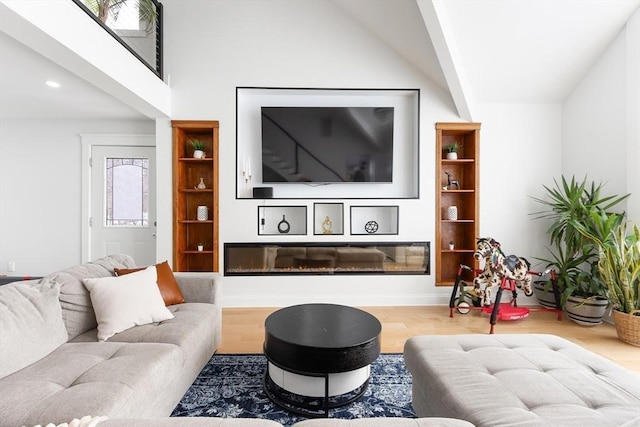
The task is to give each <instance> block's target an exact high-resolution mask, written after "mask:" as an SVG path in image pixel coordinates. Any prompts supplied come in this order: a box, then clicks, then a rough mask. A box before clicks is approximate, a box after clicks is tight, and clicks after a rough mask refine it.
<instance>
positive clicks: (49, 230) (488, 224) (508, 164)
mask: <svg viewBox="0 0 640 427" xmlns="http://www.w3.org/2000/svg"><path fill="white" fill-rule="evenodd" d="M163 4H164V8H165V15H164V17H165V52H164V53H165V69H166V72H167V74H169V75H170V81H171V86H172V100H171V109H172V112H173V115H172V118H173V119H176V120H178V119H187V120H197V119H206V120H219V121H220V136H221V138H220V205H221V206H220V233H221V239H220V240H221V246H220V249H222V247H223V246H222V243H224V242H250V241H263V240H262V239H264V237H260V238H259V237H258V236H257V235H256V227H255V226H254V225H255V221H256V212H257V202H256V201H253V200H237V199H236V198H235V179H236V177H235V165H236V157H235V143H236V141H235V136H236V129H235V123H236V120H235V93H236V87H237V86H266V87H303V88H304V87H306V88H309V87H314V88H417V89H420V91H421V105H420V143H421V146H420V159H419V160H420V165H421V166H420V173H421V175H420V183H419V184H420V198H419V199H417V200H404V199H390V200H386V201H384V202H383V201H379V200H362V201H357V202H358V203H362V204H397V205H399V206H400V234H399V235H398V236H377V237H375V239H380V240H394V241H404V240H427V241H431V242H433V241H434V238H435V229H434V221H435V216H434V200H435V194H434V189H435V188H434V187H435V182H434V179H435V177H434V162H435V157H434V156H435V153H434V142H435V131H434V123H435V122H437V121H443V122H444V121H458V120H459V118H458V117H457V115H456V113H455V107H454V106H453V103H452V100H451V98H450V96H449V94H447V93H446V92H445V91H443V90H442V89H441V88H440V87H439V86H438V85H436V84H434V83H433V82H431V81H430V80H428V78H426V77H425V76H424V75H422V74H420V73H419V72H418V71H416V70H415V69H414V68H413V67H412V66H410V65H409V64H407V63H406V62H404V61H403V59H402V58H400V57H399V56H398V55H396V54H395V53H394V52H393V51H392V50H390V49H389V48H387V47H386V46H385V45H384V44H382V43H381V42H380V40H379V39H377V38H376V37H375V36H373V35H371V34H370V33H368V32H367V31H365V30H363V29H362V28H361V27H360V26H359V25H358V24H356V23H355V22H353V21H352V20H350V19H349V18H347V17H346V15H344V14H343V13H342V12H340V10H339V9H337V8H336V7H335V6H334V5H333V3H332V2H327V1H324V0H318V1H313V0H307V1H304V2H301V1H298V2H292V1H285V0H273V1H269V2H251V3H250V7H247V3H246V2H238V1H233V0H219V1H215V2H193V4H190V7H184V3H183V2H181V1H179V0H165V1H163ZM196 6H197V7H196ZM636 15H637V14H636ZM634 19H635V21H634V22H635V23H636V24H634V25H635V26H634V27H633V28H635V29H634V31H635V33H630V31H629V30H627V34H626V36H625V40H627V41H626V42H625V48H624V49H623V50H625V51H626V54H625V55H626V56H627V57H629V56H630V55H634V53H633V52H634V51H633V48H632V47H630V43H629V39H631V38H633V37H632V34H636V35H637V28H638V25H637V21H638V19H637V18H634ZM185 23H188V25H186V26H185ZM328 28H330V29H331V30H330V31H328V30H327V29H328ZM292 34H295V37H291V35H292ZM630 34H631V35H630ZM619 51H620V49H619V48H615V47H612V54H611V57H612V58H615V59H613V61H614V62H615V64H617V65H619V66H621V67H626V68H627V69H629V68H630V67H631V65H630V64H629V63H628V61H625V62H626V65H625V63H620V58H619V56H620V52H619ZM629 51H631V54H630V53H629ZM636 58H637V57H636ZM607 68H609V67H607ZM614 68H615V67H614ZM596 74H599V73H598V72H596ZM603 75H604V78H603V81H599V79H596V81H595V82H593V83H591V82H588V83H586V82H585V83H583V84H584V85H585V89H584V91H585V92H591V91H592V90H593V91H594V93H593V94H590V95H586V96H585V100H583V101H578V98H575V101H574V98H570V99H569V100H568V101H567V103H566V104H565V106H564V109H562V107H561V106H560V105H506V104H487V105H480V106H478V107H479V108H478V114H477V116H478V121H480V122H482V131H481V143H480V146H481V154H480V157H481V174H480V175H481V177H480V186H481V205H480V211H481V223H480V228H481V231H482V234H483V235H487V236H491V237H494V238H496V239H498V240H499V241H501V242H502V245H503V248H504V249H505V251H506V252H509V253H517V254H519V255H522V256H525V257H527V258H532V257H534V256H544V255H545V254H544V246H545V245H546V240H545V239H546V236H544V229H545V227H544V226H543V224H539V223H537V222H535V221H532V220H531V217H530V215H529V214H530V213H531V212H533V211H534V210H535V208H536V206H535V205H534V204H533V202H532V201H531V199H530V196H532V195H533V196H540V195H542V190H541V184H542V183H547V182H550V181H551V179H552V178H553V177H555V176H558V175H559V174H560V173H561V172H562V171H566V170H570V169H569V168H570V167H569V166H568V165H569V163H566V164H565V161H564V160H563V158H562V156H564V157H566V156H568V155H573V156H576V155H578V156H581V157H578V158H582V157H584V158H585V160H584V161H585V162H592V159H594V158H596V159H597V158H599V153H598V151H597V150H596V149H595V147H594V146H595V145H596V144H602V141H600V139H599V138H595V137H594V138H591V139H588V141H589V145H588V146H587V147H588V150H584V149H583V145H582V143H580V144H579V143H578V142H577V138H575V137H574V136H573V134H574V131H573V130H572V128H573V126H570V127H568V125H565V124H564V123H563V120H564V119H563V116H564V117H566V116H570V117H569V119H568V120H570V121H571V122H575V123H582V124H584V122H586V121H589V120H591V117H590V116H589V114H588V112H589V111H588V110H582V108H586V107H583V106H581V105H582V104H583V103H584V102H588V103H595V101H597V100H596V99H595V97H596V94H595V91H596V90H597V89H598V88H599V87H601V86H604V85H605V84H608V83H607V82H608V81H609V80H611V79H614V78H616V77H617V74H614V72H613V71H607V72H604V73H603ZM625 79H627V81H630V79H631V77H629V75H628V73H627V75H626V76H625ZM589 85H594V86H595V87H594V88H589V87H588V86H589ZM614 86H615V85H614ZM629 86H631V85H630V84H629ZM629 86H628V87H627V89H629ZM616 91H619V88H618V89H616ZM577 93H578V92H576V94H577ZM576 96H578V95H576ZM598 96H599V95H598ZM617 96H618V97H617V98H615V99H614V100H613V102H618V101H619V102H627V103H628V104H632V105H633V102H632V100H630V99H629V98H627V99H626V101H625V100H623V99H622V98H621V97H620V96H619V95H617ZM574 104H575V105H574ZM635 105H636V110H635V111H636V112H637V103H636V104H635ZM603 114H605V112H603ZM624 114H625V113H624V110H622V112H621V115H624ZM627 117H629V111H628V109H627ZM600 126H602V127H604V126H605V124H601V125H598V126H597V127H596V128H595V129H594V130H593V132H594V134H595V133H597V132H598V131H599V129H600ZM621 126H623V127H624V126H626V127H627V128H629V127H631V125H630V120H627V123H622V124H621ZM563 127H564V128H565V131H564V137H565V138H567V139H568V140H570V142H569V143H568V144H569V145H568V146H567V147H566V149H565V150H563V149H562V146H563V143H562V136H563ZM25 129H28V130H29V131H28V132H25ZM566 129H568V130H566ZM154 132H155V133H156V137H157V147H156V150H157V161H158V175H157V179H158V189H159V191H158V249H157V259H158V260H159V261H160V260H164V259H169V260H171V259H172V241H171V239H172V237H171V236H172V225H171V224H172V222H171V210H172V202H171V191H170V189H171V127H170V121H169V120H167V119H158V120H156V123H155V126H154V124H153V123H137V122H133V123H131V122H130V123H127V122H125V123H120V122H118V123H113V122H81V123H80V122H78V123H75V122H59V121H57V122H28V123H25V122H19V121H18V122H16V121H9V122H2V123H0V201H1V202H0V203H2V207H1V209H0V271H4V270H5V269H6V262H7V261H8V260H13V261H16V265H17V270H18V271H17V272H16V273H17V274H33V275H37V274H46V273H48V272H50V271H54V270H57V269H61V268H64V267H67V266H69V265H73V264H76V263H78V262H80V258H81V255H80V247H81V246H80V221H81V218H80V212H81V206H80V187H81V183H80V176H81V170H80V142H79V136H78V134H79V133H120V134H122V133H154ZM629 134H630V132H627V134H626V135H625V136H624V138H626V140H627V141H631V142H628V143H627V150H628V151H627V152H630V151H631V152H632V151H633V150H634V149H635V150H636V152H637V150H638V148H637V146H638V143H637V138H636V140H635V145H634V143H633V140H630V136H629ZM607 142H608V141H607ZM27 145H28V147H27ZM602 145H604V144H602ZM634 147H635V148H634ZM33 148H35V150H33ZM584 151H593V152H594V154H593V156H587V155H586V154H584V155H583V154H580V153H583V152H584ZM567 162H569V161H568V160H567ZM595 165H596V166H597V168H596V169H597V170H601V169H603V168H604V169H605V171H607V173H606V175H607V176H609V175H612V176H613V175H615V176H617V172H616V170H618V169H619V168H620V165H619V164H617V163H616V164H614V166H612V167H611V168H609V167H607V166H606V165H602V164H601V163H595ZM593 168H594V166H592V163H590V169H593ZM628 169H629V168H627V170H628ZM635 170H638V168H637V167H636V169H635ZM604 174H605V173H603V175H604ZM636 188H638V186H637V182H636V187H635V188H629V191H637V190H635V189H636ZM322 201H323V202H330V201H331V200H326V199H324V200H322ZM303 202H304V203H307V204H308V211H309V212H313V210H312V208H313V202H314V200H308V201H303ZM277 203H278V204H287V203H290V204H300V201H297V200H296V201H291V200H289V201H287V200H278V201H277ZM347 210H348V206H346V205H345V213H346V211H347ZM345 227H348V224H345ZM362 237H363V236H353V237H351V236H349V235H348V234H346V235H345V236H339V239H342V240H356V239H359V238H362ZM365 237H366V236H365ZM383 237H384V239H383ZM269 239H271V237H269ZM281 239H282V240H281V241H299V240H300V239H298V238H296V237H294V236H290V237H282V238H281ZM302 240H306V241H314V240H322V241H324V239H323V236H313V235H311V234H309V235H308V236H306V238H304V239H302ZM336 240H338V236H336ZM220 261H221V262H220V264H221V265H223V259H222V257H221V259H220ZM432 263H433V257H432ZM432 267H433V264H432ZM224 283H225V286H224V294H223V295H224V297H225V305H227V306H281V305H286V304H290V303H295V302H305V301H318V302H320V301H331V302H342V303H347V304H354V305H393V304H398V305H402V304H411V305H418V304H434V303H439V304H444V303H446V302H447V300H448V297H449V295H450V292H451V289H450V288H436V287H435V286H434V275H433V274H432V275H430V276H334V277H327V276H317V277H316V276H305V277H304V278H300V277H294V276H292V277H286V276H274V277H225V279H224Z"/></svg>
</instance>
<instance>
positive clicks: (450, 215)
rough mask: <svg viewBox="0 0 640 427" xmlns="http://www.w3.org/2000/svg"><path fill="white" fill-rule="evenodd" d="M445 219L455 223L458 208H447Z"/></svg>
mask: <svg viewBox="0 0 640 427" xmlns="http://www.w3.org/2000/svg"><path fill="white" fill-rule="evenodd" d="M447 219H448V220H450V221H457V219H458V207H457V206H449V207H448V208H447Z"/></svg>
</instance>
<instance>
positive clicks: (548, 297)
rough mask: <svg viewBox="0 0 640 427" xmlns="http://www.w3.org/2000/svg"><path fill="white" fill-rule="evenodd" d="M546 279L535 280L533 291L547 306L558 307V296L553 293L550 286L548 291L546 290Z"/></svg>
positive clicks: (543, 304)
mask: <svg viewBox="0 0 640 427" xmlns="http://www.w3.org/2000/svg"><path fill="white" fill-rule="evenodd" d="M544 285H545V281H543V280H537V281H535V282H533V293H534V294H535V295H536V298H538V302H539V303H540V305H541V306H542V307H545V308H556V298H555V296H554V294H553V289H551V288H549V290H548V291H546V292H545V290H544Z"/></svg>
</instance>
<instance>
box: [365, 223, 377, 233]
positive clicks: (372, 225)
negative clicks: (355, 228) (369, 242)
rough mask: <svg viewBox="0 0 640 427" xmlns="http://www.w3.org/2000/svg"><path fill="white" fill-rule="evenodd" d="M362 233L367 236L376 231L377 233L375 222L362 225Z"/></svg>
mask: <svg viewBox="0 0 640 427" xmlns="http://www.w3.org/2000/svg"><path fill="white" fill-rule="evenodd" d="M364 231H366V232H367V233H369V234H373V233H375V232H376V231H378V223H377V222H375V221H368V222H367V223H366V224H365V225H364Z"/></svg>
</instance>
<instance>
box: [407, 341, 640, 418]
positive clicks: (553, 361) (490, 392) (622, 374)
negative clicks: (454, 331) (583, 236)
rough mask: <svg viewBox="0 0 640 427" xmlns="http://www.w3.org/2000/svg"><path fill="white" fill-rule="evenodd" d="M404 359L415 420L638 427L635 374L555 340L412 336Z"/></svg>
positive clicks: (639, 384) (639, 383)
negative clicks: (410, 379) (436, 418)
mask: <svg viewBox="0 0 640 427" xmlns="http://www.w3.org/2000/svg"><path fill="white" fill-rule="evenodd" d="M404 359H405V364H406V366H407V368H408V369H409V371H410V372H411V374H412V377H413V386H412V388H413V389H412V404H413V409H414V411H415V412H416V414H417V415H418V416H421V417H453V418H459V419H463V420H466V421H469V422H471V423H472V424H473V425H475V426H479V427H483V426H515V425H518V426H580V427H584V426H598V427H606V426H626V427H632V426H640V375H638V374H636V373H634V372H632V371H630V370H628V369H625V368H623V367H621V366H619V365H617V364H615V363H613V362H612V361H610V360H608V359H606V358H604V357H601V356H599V355H597V354H595V353H593V352H590V351H588V350H586V349H584V348H582V347H580V346H578V345H576V344H574V343H572V342H570V341H567V340H565V339H563V338H560V337H557V336H553V335H544V334H511V335H484V334H477V335H441V336H439V335H433V336H428V335H424V336H415V337H412V338H410V339H409V340H407V342H406V343H405V347H404Z"/></svg>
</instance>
